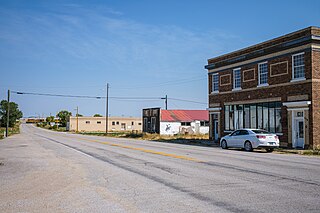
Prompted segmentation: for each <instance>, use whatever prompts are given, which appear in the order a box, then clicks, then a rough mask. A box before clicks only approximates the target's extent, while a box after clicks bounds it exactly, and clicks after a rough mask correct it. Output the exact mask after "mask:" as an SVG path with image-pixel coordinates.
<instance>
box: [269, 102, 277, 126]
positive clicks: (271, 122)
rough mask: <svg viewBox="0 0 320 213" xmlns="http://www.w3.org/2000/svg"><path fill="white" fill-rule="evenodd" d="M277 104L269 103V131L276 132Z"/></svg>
mask: <svg viewBox="0 0 320 213" xmlns="http://www.w3.org/2000/svg"><path fill="white" fill-rule="evenodd" d="M274 108H275V104H274V103H269V131H270V132H275V131H276V120H275V112H274Z"/></svg>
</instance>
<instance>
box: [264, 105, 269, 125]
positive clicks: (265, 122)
mask: <svg viewBox="0 0 320 213" xmlns="http://www.w3.org/2000/svg"><path fill="white" fill-rule="evenodd" d="M268 111H269V110H268V103H263V129H264V130H267V131H269V112H268Z"/></svg>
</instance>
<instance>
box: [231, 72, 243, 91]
mask: <svg viewBox="0 0 320 213" xmlns="http://www.w3.org/2000/svg"><path fill="white" fill-rule="evenodd" d="M238 70H239V71H240V87H237V88H236V87H235V83H236V81H235V78H234V72H235V71H238ZM232 74H233V75H232V80H233V89H232V91H237V90H241V89H242V88H241V68H236V69H233V72H232Z"/></svg>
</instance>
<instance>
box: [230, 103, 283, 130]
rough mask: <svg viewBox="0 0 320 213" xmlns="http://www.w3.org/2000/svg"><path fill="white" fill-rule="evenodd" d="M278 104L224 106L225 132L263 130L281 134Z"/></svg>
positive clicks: (279, 104) (279, 107) (279, 105)
mask: <svg viewBox="0 0 320 213" xmlns="http://www.w3.org/2000/svg"><path fill="white" fill-rule="evenodd" d="M281 106H282V104H281V103H280V102H270V103H258V104H246V105H226V106H225V107H224V110H225V130H226V131H232V130H237V129H241V128H251V129H264V130H266V131H270V132H277V133H280V132H282V127H281Z"/></svg>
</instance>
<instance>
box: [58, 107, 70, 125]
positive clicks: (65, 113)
mask: <svg viewBox="0 0 320 213" xmlns="http://www.w3.org/2000/svg"><path fill="white" fill-rule="evenodd" d="M71 115H72V113H71V112H69V111H67V110H61V111H60V112H58V114H57V117H58V118H60V124H61V126H63V127H65V126H67V122H68V120H69V118H70V116H71Z"/></svg>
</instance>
